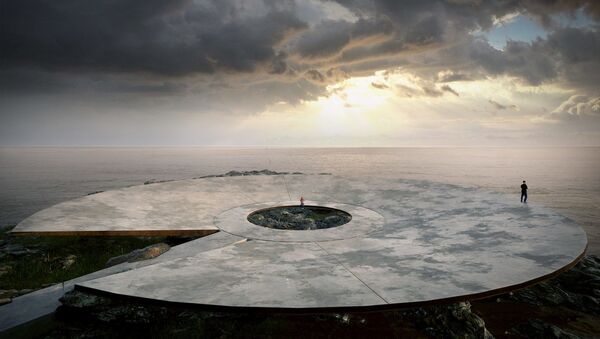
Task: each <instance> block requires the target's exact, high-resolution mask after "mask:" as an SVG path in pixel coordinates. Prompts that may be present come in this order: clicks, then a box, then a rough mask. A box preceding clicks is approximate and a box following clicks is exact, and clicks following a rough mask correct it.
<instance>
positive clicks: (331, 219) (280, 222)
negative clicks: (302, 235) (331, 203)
mask: <svg viewBox="0 0 600 339" xmlns="http://www.w3.org/2000/svg"><path fill="white" fill-rule="evenodd" d="M351 219H352V216H351V215H350V213H347V212H344V211H342V210H339V209H336V208H331V207H323V206H310V205H304V206H299V205H296V206H278V207H270V208H264V209H261V210H258V211H254V212H252V213H250V214H249V215H248V221H249V222H251V223H253V224H255V225H258V226H263V227H268V228H274V229H279V230H291V231H307V230H320V229H325V228H332V227H338V226H342V225H344V224H346V223H348V222H349V221H350V220H351Z"/></svg>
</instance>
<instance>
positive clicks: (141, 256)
mask: <svg viewBox="0 0 600 339" xmlns="http://www.w3.org/2000/svg"><path fill="white" fill-rule="evenodd" d="M169 249H171V246H169V245H167V244H165V243H158V244H154V245H150V246H148V247H144V248H141V249H138V250H135V251H133V252H131V253H128V254H123V255H120V256H118V257H113V258H110V259H108V261H107V262H106V267H110V266H114V265H117V264H121V263H124V262H135V261H142V260H148V259H152V258H156V257H158V256H159V255H161V254H163V253H165V252H166V251H168V250H169Z"/></svg>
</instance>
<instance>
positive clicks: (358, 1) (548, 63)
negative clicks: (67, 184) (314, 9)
mask: <svg viewBox="0 0 600 339" xmlns="http://www.w3.org/2000/svg"><path fill="white" fill-rule="evenodd" d="M325 3H327V4H331V3H329V2H325ZM336 3H338V4H340V5H341V6H343V7H344V8H345V10H346V11H349V12H350V13H352V14H353V15H354V19H348V17H347V16H339V15H338V16H336V15H335V13H334V14H331V13H329V14H323V17H326V16H327V15H330V16H331V17H330V18H326V19H323V20H321V19H320V18H319V19H318V20H315V21H311V20H307V23H305V22H302V21H301V20H300V19H298V17H297V16H296V14H297V11H296V9H297V7H296V4H295V1H292V0H290V1H282V2H280V1H272V0H268V1H260V0H255V1H241V2H240V1H233V0H224V1H189V0H177V1H169V2H164V1H158V0H147V1H135V0H122V1H117V0H102V1H93V2H84V1H77V0H65V1H48V2H44V1H32V0H23V1H3V2H2V10H1V11H0V22H1V24H2V30H1V31H0V50H1V51H2V59H1V64H0V79H1V80H0V86H1V87H2V88H4V89H6V88H9V89H13V90H21V91H48V92H52V91H57V90H60V89H62V88H69V87H74V88H77V87H84V88H88V89H91V90H100V89H102V90H103V91H110V87H111V81H113V82H114V84H113V85H112V86H113V87H114V90H116V91H122V92H127V93H143V92H144V91H147V92H148V93H158V92H161V93H166V94H168V93H176V92H177V91H181V92H187V91H190V88H192V87H194V84H192V82H194V81H204V80H203V79H197V78H194V76H201V75H207V77H208V76H215V77H218V78H222V79H221V80H220V81H221V82H222V83H223V84H224V85H225V86H224V87H223V89H224V90H225V89H230V88H233V87H239V86H240V83H238V81H239V80H237V79H235V76H236V75H238V74H240V73H243V74H256V75H257V76H261V77H263V76H266V77H272V78H273V81H275V82H276V81H281V82H285V83H286V84H290V83H293V82H294V81H306V80H308V82H310V83H311V85H313V86H321V90H323V88H324V86H325V85H327V84H329V83H332V82H336V81H340V80H343V79H345V78H347V77H349V76H353V75H359V74H366V73H368V72H372V71H373V70H381V69H391V68H396V67H400V66H402V67H403V69H404V70H406V71H407V72H412V73H414V74H416V75H418V76H420V77H423V78H425V79H427V80H428V81H430V82H431V83H430V84H429V85H427V86H425V87H422V89H421V90H420V91H419V93H420V94H419V95H423V93H425V95H430V96H439V95H442V94H444V92H447V93H450V94H455V95H457V94H458V93H456V91H454V90H453V89H452V88H450V87H449V86H447V85H446V87H444V86H440V85H442V84H443V83H449V82H453V81H470V80H476V79H481V78H484V77H487V76H492V77H493V76H499V75H509V76H514V77H517V78H520V79H522V80H523V81H524V82H526V83H528V84H531V85H539V84H542V83H546V82H553V81H556V82H560V83H561V84H565V85H566V86H571V87H573V86H574V87H578V88H584V89H585V88H594V87H596V88H597V86H598V84H600V72H598V71H597V69H598V67H600V65H599V60H598V59H599V58H598V57H597V56H598V55H600V47H599V32H598V28H597V27H596V26H594V27H589V28H561V27H559V26H557V25H556V24H555V23H553V22H552V15H553V14H556V13H574V11H575V10H577V9H582V10H583V11H584V12H585V13H588V14H589V15H590V16H592V17H593V18H600V5H599V4H598V2H597V1H591V0H590V1H584V0H574V1H566V0H553V1H547V0H487V1H482V0H445V1H442V0H437V1H435V0H432V1H424V0H405V1H397V0H378V1H370V0H338V1H336ZM305 5H307V3H305ZM517 12H519V13H524V14H527V15H530V16H533V17H535V18H537V19H538V20H539V21H540V22H543V23H544V24H546V25H547V27H548V29H549V35H548V37H547V39H538V40H536V41H533V42H519V41H509V42H508V43H507V45H506V48H504V49H503V50H498V49H496V48H494V47H492V46H491V45H490V44H489V43H488V42H487V41H486V40H485V39H481V38H474V37H473V35H472V32H474V31H485V30H486V29H489V28H491V27H492V25H493V23H494V21H495V20H497V19H499V18H502V17H503V16H506V15H509V14H514V13H517ZM440 72H442V73H440ZM86 74H87V75H89V79H87V80H81V77H83V76H85V75H86ZM99 74H100V75H103V74H117V75H118V76H119V77H120V78H118V79H114V78H110V77H105V78H104V80H102V81H100V82H98V81H96V80H94V79H95V77H97V76H98V75H99ZM140 74H141V75H140ZM127 77H130V78H129V79H126V78H127ZM291 78H293V79H291ZM74 79H75V80H74ZM186 81H187V82H188V83H186ZM206 81H212V80H211V79H208V80H206ZM436 82H437V83H439V84H438V86H437V87H436V86H435V83H436ZM290 88H296V90H297V91H298V93H297V96H299V97H301V96H302V95H306V96H307V97H308V96H310V95H312V94H311V93H314V92H315V90H314V89H311V90H310V91H307V90H305V89H304V87H302V86H291V87H290ZM290 90H291V89H290ZM406 93H408V94H410V95H415V94H414V93H410V92H406ZM263 94H264V96H265V99H264V100H269V96H270V94H269V93H263ZM275 97H276V95H273V98H272V99H273V100H275V99H276V98H275Z"/></svg>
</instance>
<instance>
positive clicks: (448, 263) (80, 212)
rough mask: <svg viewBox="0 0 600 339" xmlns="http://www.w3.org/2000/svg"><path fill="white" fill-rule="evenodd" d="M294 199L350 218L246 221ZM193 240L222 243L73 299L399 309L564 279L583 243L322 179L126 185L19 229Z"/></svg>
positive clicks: (486, 199)
mask: <svg viewBox="0 0 600 339" xmlns="http://www.w3.org/2000/svg"><path fill="white" fill-rule="evenodd" d="M300 196H303V197H304V198H305V199H307V202H306V203H307V204H310V205H321V206H328V207H332V208H337V209H341V210H344V211H346V212H348V213H350V214H351V215H352V220H351V221H350V222H348V223H347V224H345V225H342V226H339V227H333V228H329V229H319V230H310V231H299V230H280V229H270V228H265V227H261V226H257V225H254V224H252V223H250V222H249V221H248V220H247V216H248V214H249V213H251V212H253V211H255V210H257V209H261V208H266V207H271V206H277V205H286V204H290V203H295V202H296V201H297V199H298V198H299V197H300ZM199 231H205V232H209V233H210V232H216V231H220V232H219V233H217V234H214V235H210V236H207V237H205V238H202V239H199V240H196V241H195V242H194V243H193V244H192V243H189V245H188V246H197V252H194V251H193V250H192V251H191V253H188V254H187V255H185V256H182V257H180V258H177V259H172V258H171V259H169V260H165V261H163V262H159V263H156V264H153V265H149V266H146V267H143V268H139V269H135V270H132V271H128V272H123V273H119V274H114V275H110V276H107V277H103V278H99V279H96V280H91V281H87V282H83V283H79V284H78V285H77V286H76V288H79V289H87V290H93V291H98V292H104V293H110V294H114V295H121V296H127V297H134V298H141V299H147V300H155V301H163V302H174V303H185V304H196V305H202V306H215V307H235V308H238V307H240V308H267V309H279V310H326V309H339V308H344V309H345V308H348V309H371V308H381V307H397V306H408V305H418V304H423V303H435V302H440V301H448V300H465V299H472V298H477V297H483V296H488V295H492V294H495V293H499V292H505V291H508V290H511V289H515V288H518V287H524V286H526V285H528V284H531V283H534V282H536V281H539V280H540V279H544V278H547V277H549V276H552V275H553V274H556V273H557V272H560V271H561V270H563V269H566V268H568V267H570V266H571V265H573V264H574V263H575V262H576V261H577V260H578V259H579V258H580V257H581V256H582V255H583V253H584V251H585V248H586V245H587V239H586V235H585V232H584V231H583V230H582V228H581V227H579V226H578V225H576V224H575V223H574V222H573V221H571V220H569V219H567V218H565V217H562V216H560V215H559V214H556V213H554V212H552V211H550V210H548V209H546V208H544V207H542V206H537V205H535V204H529V205H527V204H521V203H519V196H518V195H517V194H515V195H514V196H505V195H503V194H500V193H495V192H489V191H485V190H481V189H476V188H468V187H458V186H453V185H447V184H441V183H433V182H425V181H411V180H401V179H396V180H390V179H379V178H342V177H336V176H328V175H285V176H283V175H278V176H243V177H228V178H207V179H198V180H183V181H174V182H167V183H159V184H152V185H146V186H137V187H129V188H125V189H121V190H116V191H110V192H104V193H99V194H95V195H91V196H87V197H83V198H81V199H77V200H74V201H69V202H65V203H62V204H59V205H56V206H54V207H51V208H49V209H46V210H43V211H41V212H39V213H37V214H35V215H33V216H31V217H30V218H28V219H26V220H24V221H23V222H22V223H21V224H19V225H18V226H17V227H16V228H15V230H14V232H15V233H31V234H40V233H51V234H52V233H53V234H86V233H89V234H103V233H102V232H110V233H109V234H141V233H144V232H146V233H147V234H161V233H160V232H166V233H164V234H169V233H168V232H172V233H177V232H183V234H186V232H190V234H192V233H194V232H199ZM136 232H141V233H136ZM153 232H155V233H153ZM188 252H189V251H188Z"/></svg>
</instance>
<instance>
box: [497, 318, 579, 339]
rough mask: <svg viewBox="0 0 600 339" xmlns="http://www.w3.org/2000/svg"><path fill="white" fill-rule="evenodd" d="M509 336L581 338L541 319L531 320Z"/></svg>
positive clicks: (509, 332) (516, 328)
mask: <svg viewBox="0 0 600 339" xmlns="http://www.w3.org/2000/svg"><path fill="white" fill-rule="evenodd" d="M507 334H510V335H516V336H523V337H525V338H554V339H579V338H580V337H579V336H577V335H575V334H573V333H570V332H567V331H565V330H563V329H561V328H559V327H557V326H554V325H552V324H548V323H545V322H543V321H541V320H539V319H530V320H529V321H527V323H525V324H520V325H518V326H516V327H514V328H512V329H510V330H509V331H508V333H507Z"/></svg>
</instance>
